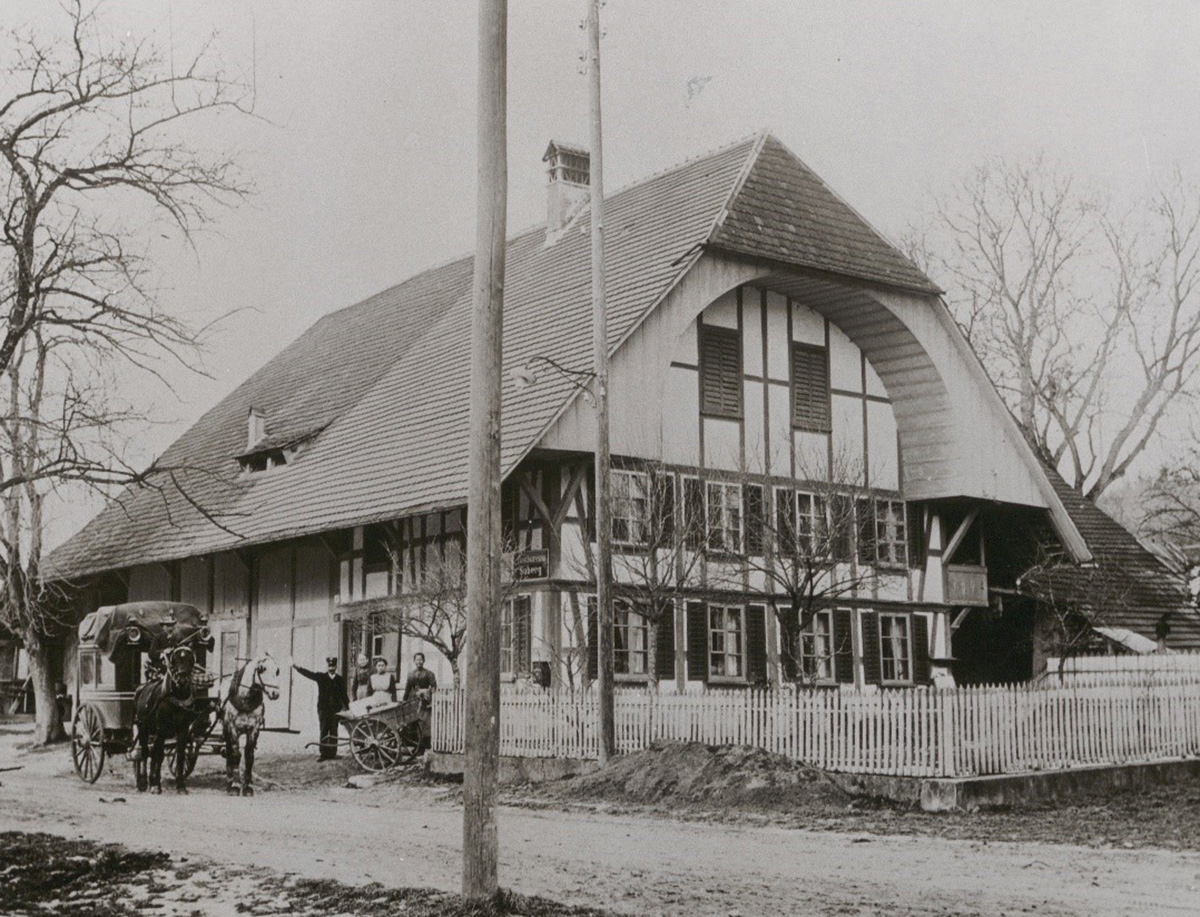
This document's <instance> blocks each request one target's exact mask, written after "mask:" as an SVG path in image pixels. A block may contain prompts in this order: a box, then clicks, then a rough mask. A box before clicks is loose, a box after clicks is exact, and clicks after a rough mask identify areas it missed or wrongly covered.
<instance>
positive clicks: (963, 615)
mask: <svg viewBox="0 0 1200 917" xmlns="http://www.w3.org/2000/svg"><path fill="white" fill-rule="evenodd" d="M970 613H971V609H970V608H963V609H961V610H960V611H959V612H958V614H956V615H955V616H954V620H953V621H951V622H950V633H954V632H955V631H956V630H958V629H959V628H960V627H961V626H962V622H963V621H965V620H966V619H967V615H969V614H970Z"/></svg>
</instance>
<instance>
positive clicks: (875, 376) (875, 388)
mask: <svg viewBox="0 0 1200 917" xmlns="http://www.w3.org/2000/svg"><path fill="white" fill-rule="evenodd" d="M867 394H868V395H875V396H877V397H879V398H887V397H888V393H887V388H886V387H885V386H884V384H883V380H882V379H880V378H879V373H877V372H875V367H874V366H872V365H871V361H870V360H867Z"/></svg>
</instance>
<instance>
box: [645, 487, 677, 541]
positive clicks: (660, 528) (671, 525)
mask: <svg viewBox="0 0 1200 917" xmlns="http://www.w3.org/2000/svg"><path fill="white" fill-rule="evenodd" d="M650 490H651V502H652V504H653V506H652V509H651V513H653V518H652V519H651V520H650V544H651V545H655V546H657V547H660V548H669V547H671V546H672V545H674V543H675V475H673V474H671V472H669V471H658V472H655V473H654V474H653V475H652V476H651V478H650Z"/></svg>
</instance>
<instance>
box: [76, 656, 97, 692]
mask: <svg viewBox="0 0 1200 917" xmlns="http://www.w3.org/2000/svg"><path fill="white" fill-rule="evenodd" d="M95 677H96V656H95V654H94V653H80V654H79V683H80V684H81V685H90V684H92V681H93V679H94V678H95Z"/></svg>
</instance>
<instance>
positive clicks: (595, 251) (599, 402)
mask: <svg viewBox="0 0 1200 917" xmlns="http://www.w3.org/2000/svg"><path fill="white" fill-rule="evenodd" d="M587 34H588V86H589V93H588V95H589V96H590V99H591V105H590V107H591V115H592V117H591V147H592V149H591V165H590V169H589V174H588V186H589V187H590V189H591V194H592V369H593V371H594V372H595V374H596V378H595V380H594V381H595V386H596V390H595V396H596V513H595V516H596V554H597V558H596V616H597V619H598V620H597V627H596V641H597V646H596V663H597V665H596V668H597V669H598V671H597V673H596V674H597V675H598V676H599V691H600V764H601V766H603V765H605V764H607V763H608V762H609V761H610V760H611V759H612V757H613V756H614V755H615V754H616V726H615V723H614V710H613V707H614V697H613V607H612V524H611V523H610V522H609V508H610V502H609V481H610V480H611V476H610V475H609V452H608V316H607V313H606V311H605V303H604V144H603V142H602V138H601V134H602V131H601V123H600V0H588V27H587Z"/></svg>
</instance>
